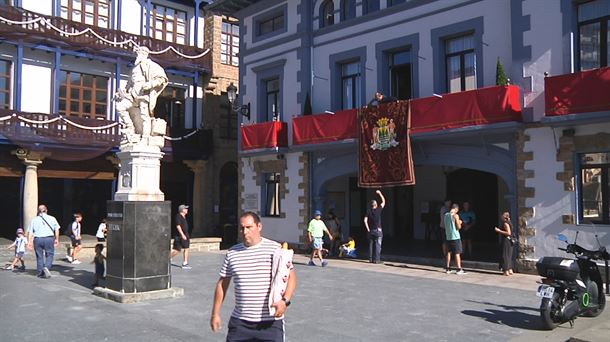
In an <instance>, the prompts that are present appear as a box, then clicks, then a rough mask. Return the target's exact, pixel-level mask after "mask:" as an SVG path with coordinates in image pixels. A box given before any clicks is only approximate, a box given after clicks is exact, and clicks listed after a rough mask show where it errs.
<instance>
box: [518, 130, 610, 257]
mask: <svg viewBox="0 0 610 342" xmlns="http://www.w3.org/2000/svg"><path fill="white" fill-rule="evenodd" d="M601 132H604V133H607V132H610V124H598V125H586V126H581V127H578V126H577V127H575V133H576V135H591V134H595V133H601ZM527 133H528V134H529V135H530V137H531V140H530V141H529V142H527V143H526V145H525V150H526V151H533V152H534V160H533V161H528V162H526V164H525V169H529V170H532V169H533V170H534V178H531V179H528V180H527V181H526V186H529V187H534V188H535V197H534V198H530V199H527V201H526V204H525V205H526V206H527V207H533V208H534V217H533V218H531V219H530V220H528V222H527V225H528V227H535V228H536V236H534V237H531V238H528V244H530V245H534V246H535V252H534V256H533V258H534V259H537V258H540V257H542V256H546V255H557V256H564V255H565V253H564V252H562V251H559V250H557V247H559V246H563V245H564V243H563V242H560V241H559V240H557V238H556V237H557V234H560V233H561V234H564V235H566V236H568V238H569V240H570V241H571V242H572V241H573V239H574V237H575V234H576V232H577V231H579V232H580V233H579V235H578V244H579V245H582V246H583V247H585V248H597V246H598V245H597V242H596V239H595V234H598V237H599V240H600V242H601V243H602V245H604V246H608V245H610V234H609V233H608V226H607V225H589V224H580V225H574V224H563V223H562V215H575V214H576V200H577V198H576V196H577V193H576V192H572V191H564V187H563V182H561V181H558V180H557V179H556V174H557V172H562V171H563V169H564V165H563V163H559V162H557V160H556V154H557V149H556V145H555V141H556V140H555V138H554V137H553V131H552V128H549V127H541V128H533V129H528V130H527ZM556 135H557V136H560V135H561V128H556Z"/></svg>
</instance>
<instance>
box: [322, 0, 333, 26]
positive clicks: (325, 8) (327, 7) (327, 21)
mask: <svg viewBox="0 0 610 342" xmlns="http://www.w3.org/2000/svg"><path fill="white" fill-rule="evenodd" d="M334 23H335V4H334V3H333V0H326V1H324V2H323V3H322V5H321V6H320V27H326V26H330V25H332V24H334Z"/></svg>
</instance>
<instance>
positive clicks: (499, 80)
mask: <svg viewBox="0 0 610 342" xmlns="http://www.w3.org/2000/svg"><path fill="white" fill-rule="evenodd" d="M508 84H509V83H508V76H506V73H505V72H504V66H503V65H502V62H500V57H498V62H497V63H496V85H502V86H505V85H508Z"/></svg>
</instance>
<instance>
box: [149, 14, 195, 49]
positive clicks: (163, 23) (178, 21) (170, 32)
mask: <svg viewBox="0 0 610 342" xmlns="http://www.w3.org/2000/svg"><path fill="white" fill-rule="evenodd" d="M150 20H151V23H150V29H151V31H150V35H151V37H153V38H155V39H160V40H164V41H166V42H171V43H176V44H182V45H185V44H187V35H186V25H187V21H186V12H184V11H180V10H177V9H174V8H171V7H166V6H162V5H159V4H153V5H152V13H151V18H150Z"/></svg>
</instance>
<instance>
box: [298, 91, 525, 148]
mask: <svg viewBox="0 0 610 342" xmlns="http://www.w3.org/2000/svg"><path fill="white" fill-rule="evenodd" d="M509 121H514V122H521V121H522V117H521V93H520V90H519V87H517V86H512V85H511V86H495V87H487V88H480V89H475V90H470V91H463V92H458V93H451V94H443V95H442V97H437V96H431V97H425V98H419V99H414V100H412V101H411V133H412V134H413V135H417V134H418V133H426V132H434V131H441V130H446V129H459V128H463V127H468V126H484V125H489V124H494V123H501V122H509ZM358 125H359V123H358V110H357V109H351V110H342V111H337V112H336V113H335V114H316V115H307V116H299V117H296V118H294V119H293V120H292V128H293V129H292V132H293V139H292V145H293V146H296V145H308V144H320V143H328V142H335V141H341V140H347V139H356V138H358Z"/></svg>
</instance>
